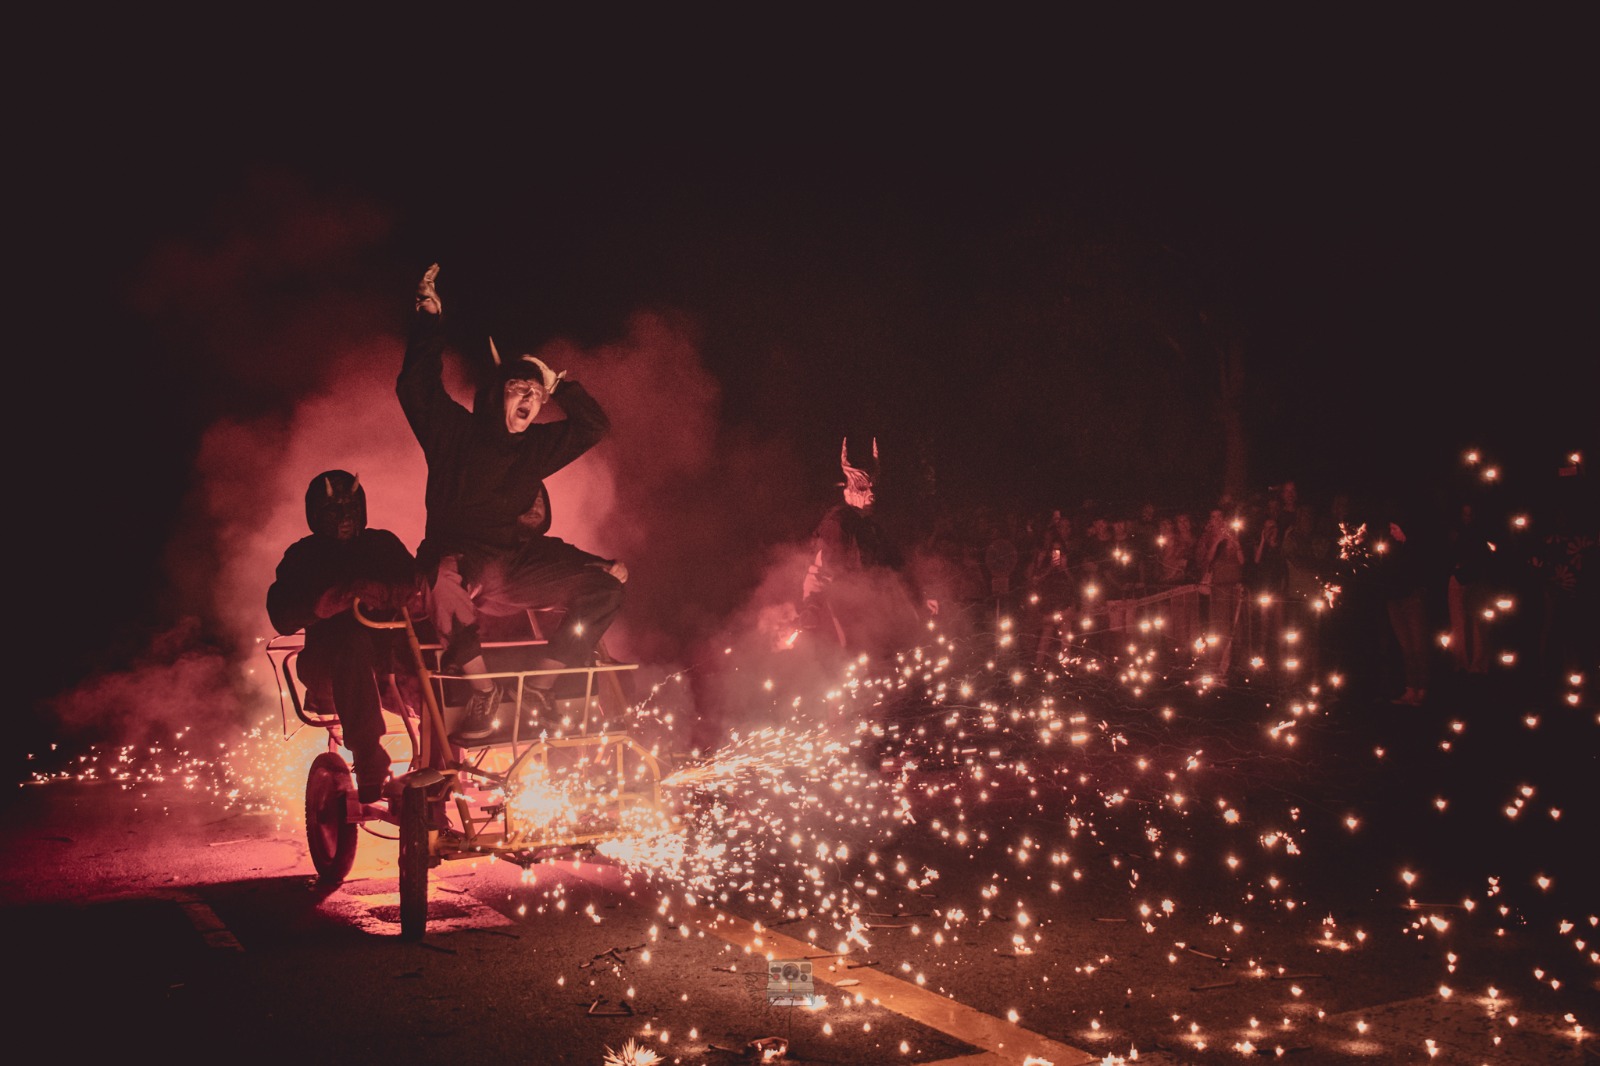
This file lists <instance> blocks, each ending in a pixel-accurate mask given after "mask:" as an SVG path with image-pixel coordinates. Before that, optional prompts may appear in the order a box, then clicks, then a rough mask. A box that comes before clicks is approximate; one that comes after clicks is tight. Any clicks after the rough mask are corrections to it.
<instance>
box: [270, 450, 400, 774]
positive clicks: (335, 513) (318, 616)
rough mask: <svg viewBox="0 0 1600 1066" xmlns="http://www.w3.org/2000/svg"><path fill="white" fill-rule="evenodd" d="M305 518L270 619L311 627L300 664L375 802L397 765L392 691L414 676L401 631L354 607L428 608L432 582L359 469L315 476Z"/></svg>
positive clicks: (284, 625)
mask: <svg viewBox="0 0 1600 1066" xmlns="http://www.w3.org/2000/svg"><path fill="white" fill-rule="evenodd" d="M306 524H307V525H308V526H310V527H311V534H310V536H306V537H302V538H301V539H299V540H297V541H295V542H294V543H293V544H291V545H289V547H288V549H287V550H285V551H284V553H283V559H282V561H280V562H279V563H278V569H277V575H276V578H275V579H274V581H273V582H272V586H271V587H270V588H268V589H267V615H268V617H269V618H270V619H271V620H272V625H273V628H275V629H276V630H277V631H278V632H279V633H283V634H289V633H297V632H299V631H301V630H304V631H305V647H304V648H303V649H302V651H301V652H300V656H299V659H298V661H297V664H296V666H297V669H298V672H299V675H300V680H301V682H302V683H304V685H305V686H306V699H307V702H308V703H309V704H310V706H311V708H312V709H314V710H317V711H319V712H320V713H324V714H326V713H329V712H331V713H333V714H335V715H337V716H338V718H339V728H340V732H341V733H342V737H341V739H342V740H343V743H344V745H345V747H346V748H348V749H349V750H350V755H351V770H352V771H353V772H354V773H355V778H356V787H357V790H358V792H359V795H360V799H361V801H362V802H363V803H374V802H376V801H377V800H378V799H380V798H381V797H382V794H383V785H384V782H385V781H386V780H387V779H388V777H389V767H390V761H391V760H390V758H389V755H388V753H387V752H386V751H385V750H384V747H383V743H382V738H383V734H384V728H385V727H384V721H383V691H384V690H386V689H387V687H388V685H389V684H390V683H391V681H396V682H397V679H399V678H411V677H413V675H412V674H411V672H410V670H409V668H407V667H406V666H405V665H404V661H403V659H402V658H400V657H401V656H403V655H404V654H406V652H407V650H408V649H407V648H405V647H404V646H403V645H402V644H401V639H402V638H399V637H398V636H397V634H396V631H395V630H385V629H373V628H371V627H369V626H365V625H362V624H361V622H360V620H359V619H357V618H356V617H355V613H354V611H353V610H352V606H353V604H354V602H355V600H356V599H357V597H359V598H360V600H361V604H362V609H363V611H364V612H366V613H368V614H369V615H370V616H373V617H383V618H392V617H393V616H394V614H395V612H397V611H398V610H400V609H401V608H409V609H411V610H412V611H414V612H417V613H421V612H423V611H425V610H426V607H427V583H426V580H425V579H424V577H423V575H422V571H421V569H420V568H419V567H418V566H417V561H416V559H415V558H414V557H413V556H412V554H411V551H410V549H408V548H407V547H406V546H405V544H404V543H403V542H402V541H401V540H400V538H399V537H397V536H395V535H394V534H393V533H391V532H389V531H388V530H387V529H372V528H370V527H369V526H368V525H367V494H366V490H365V489H363V488H362V487H361V482H360V480H359V479H358V478H356V476H355V475H353V474H350V473H347V472H345V471H343V470H326V471H324V472H322V473H320V474H318V475H317V476H316V477H314V478H312V479H311V484H310V485H309V486H307V488H306ZM411 687H415V686H414V685H413V686H411ZM400 693H401V689H398V688H397V689H396V690H395V696H396V697H397V698H398V697H399V696H400ZM417 695H418V694H416V693H412V698H416V696H417Z"/></svg>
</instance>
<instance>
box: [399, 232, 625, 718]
mask: <svg viewBox="0 0 1600 1066" xmlns="http://www.w3.org/2000/svg"><path fill="white" fill-rule="evenodd" d="M438 273H439V266H438V264H434V265H433V266H431V267H429V268H428V270H427V272H426V273H425V274H424V275H423V278H422V281H421V283H420V284H419V285H418V287H417V296H416V314H415V318H414V320H413V324H412V330H411V337H410V340H409V343H408V344H407V346H406V354H405V361H404V364H403V365H402V367H401V370H400V376H399V379H398V381H397V382H396V385H395V391H396V393H397V394H398V395H399V398H400V406H401V408H402V409H403V410H404V411H405V415H406V420H407V421H408V422H409V423H410V425H411V429H412V432H413V433H415V434H416V438H417V442H418V443H419V444H421V445H422V452H423V455H424V457H425V458H426V459H427V464H428V480H427V489H426V496H425V500H426V505H427V524H426V528H425V530H424V534H423V540H422V543H421V545H419V546H418V549H417V558H418V561H419V562H420V563H421V564H422V566H423V568H424V570H425V572H426V573H427V574H428V575H429V578H430V582H431V586H432V602H433V622H434V626H435V628H436V630H437V632H438V636H439V638H440V640H441V641H442V642H443V644H444V653H443V657H442V660H441V664H440V665H441V669H442V670H443V671H444V672H447V673H455V672H459V673H467V674H475V673H483V672H485V671H486V670H487V666H486V664H485V662H484V659H483V653H482V646H481V638H480V636H479V628H478V621H479V617H480V616H486V617H513V616H517V615H521V614H524V613H525V612H527V611H528V610H529V609H539V610H543V609H547V608H560V609H562V611H563V616H562V621H561V624H560V626H559V628H558V629H557V630H556V631H555V632H554V633H552V634H550V635H549V643H548V645H547V646H546V648H545V653H546V655H547V656H548V658H547V659H546V660H544V661H543V662H541V663H539V664H538V665H539V666H540V667H543V668H553V667H556V666H568V667H571V666H586V665H589V664H591V663H592V662H593V660H594V652H595V646H596V644H597V643H598V642H599V640H600V638H601V637H602V636H603V635H604V634H605V632H606V630H607V628H608V627H609V626H610V625H611V623H612V622H613V621H614V620H615V618H616V616H617V613H618V612H619V611H620V610H621V609H622V601H623V581H625V580H626V579H627V570H626V568H625V567H624V566H623V565H622V564H621V563H620V562H618V561H617V560H614V559H603V558H601V557H600V556H597V555H593V554H591V553H589V552H586V551H583V550H581V549H579V548H577V547H574V546H573V545H571V544H568V543H567V542H566V541H564V540H562V539H560V538H559V537H553V536H550V532H549V531H550V494H549V493H548V492H547V491H546V490H545V485H544V479H545V478H547V477H549V476H550V475H552V474H554V473H555V472H556V471H558V470H560V469H562V468H563V467H565V466H567V464H569V463H571V462H572V461H573V460H575V459H577V458H578V457H579V456H581V455H583V454H584V453H585V452H587V451H588V450H589V449H590V448H593V447H594V446H595V445H596V444H598V443H599V442H600V440H601V439H602V438H603V437H604V436H605V435H606V432H607V431H608V430H609V429H610V426H611V423H610V420H609V419H608V418H607V417H606V414H605V412H604V411H603V410H602V409H601V407H600V404H599V403H598V402H596V401H595V399H594V397H593V396H591V395H590V394H589V393H588V392H587V391H586V390H585V389H584V387H583V386H582V385H581V384H579V383H578V382H576V381H573V380H571V379H570V378H568V377H567V376H566V373H565V371H562V372H556V371H554V370H552V369H551V368H550V367H548V366H546V365H545V363H544V362H543V360H541V359H538V358H537V357H535V356H532V355H523V356H521V357H520V358H517V359H512V360H506V361H503V360H501V359H500V358H499V353H498V352H496V351H495V350H494V343H493V341H492V340H491V341H490V352H491V354H493V355H494V357H495V362H496V374H495V376H494V378H493V380H492V381H491V382H490V383H489V384H488V385H486V386H485V387H483V388H481V389H479V390H478V392H477V394H476V396H475V397H474V400H473V407H472V410H471V411H468V410H467V409H466V408H465V407H463V406H462V405H461V404H459V403H457V402H456V401H455V399H454V398H452V397H451V396H450V394H449V393H448V392H447V391H446V390H445V387H444V383H443V380H442V374H443V367H444V330H443V307H442V305H441V303H440V300H439V294H438V290H437V288H436V287H435V284H434V280H435V278H436V277H437V276H438ZM547 402H550V403H554V404H556V405H557V406H558V407H559V408H560V409H561V410H562V412H563V413H564V414H565V415H566V417H565V418H563V419H558V420H556V421H547V422H538V421H536V420H537V419H538V417H539V413H540V411H541V410H542V409H543V407H544V405H545V404H546V403H547ZM472 690H473V691H472V695H471V697H470V699H469V700H468V703H467V706H466V708H465V710H464V712H463V713H462V715H461V717H460V724H459V725H458V727H457V728H456V731H455V733H454V735H455V736H456V737H457V738H458V739H464V740H475V739H480V738H482V737H486V736H488V735H490V734H491V733H492V732H493V731H494V728H495V720H494V712H495V704H496V703H497V702H498V701H497V699H496V689H495V686H494V684H493V682H491V681H489V680H487V679H476V680H474V681H473V683H472Z"/></svg>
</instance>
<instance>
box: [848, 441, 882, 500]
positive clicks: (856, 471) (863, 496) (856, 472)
mask: <svg viewBox="0 0 1600 1066" xmlns="http://www.w3.org/2000/svg"><path fill="white" fill-rule="evenodd" d="M839 467H840V469H842V470H843V471H844V502H845V503H847V504H849V505H850V506H851V507H854V508H856V509H858V510H862V511H865V510H866V509H867V508H869V507H871V506H872V502H873V500H874V499H875V497H874V495H873V490H872V483H873V481H875V480H876V479H877V477H878V438H877V437H873V438H872V470H871V471H870V472H868V471H866V470H862V469H860V468H859V467H854V466H851V465H850V438H848V437H846V438H844V439H843V440H842V441H840V442H839Z"/></svg>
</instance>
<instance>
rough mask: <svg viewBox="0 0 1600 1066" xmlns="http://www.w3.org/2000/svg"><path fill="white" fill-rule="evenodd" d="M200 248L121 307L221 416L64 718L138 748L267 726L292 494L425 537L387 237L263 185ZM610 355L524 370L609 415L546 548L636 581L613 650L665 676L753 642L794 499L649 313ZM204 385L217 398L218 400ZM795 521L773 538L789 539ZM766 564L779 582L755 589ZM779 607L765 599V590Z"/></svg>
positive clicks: (450, 364) (694, 344) (299, 526)
mask: <svg viewBox="0 0 1600 1066" xmlns="http://www.w3.org/2000/svg"><path fill="white" fill-rule="evenodd" d="M214 222H215V230H214V231H213V232H212V233H211V234H208V235H205V236H202V237H190V238H188V239H177V238H174V239H173V240H170V241H168V242H166V243H165V244H163V245H162V246H161V247H159V248H156V249H154V250H153V251H152V253H151V254H150V256H149V257H148V259H147V261H146V264H145V269H144V272H143V275H142V277H141V278H140V279H139V281H138V282H137V283H136V284H135V285H134V286H133V288H132V292H131V295H130V300H131V302H132V304H133V306H134V307H136V308H137V309H139V311H140V312H141V313H142V314H144V315H146V316H148V318H149V321H150V322H151V324H152V326H153V328H154V329H155V330H156V331H157V332H158V334H160V335H161V336H163V337H164V338H167V340H168V342H169V351H170V357H171V358H172V359H173V360H175V361H178V362H180V363H183V364H185V365H186V366H188V367H189V368H190V369H191V370H192V371H193V373H194V374H195V376H196V377H197V379H198V380H199V381H200V382H201V383H202V385H203V387H202V388H199V389H197V395H199V396H200V397H201V398H202V399H201V401H200V402H203V403H204V404H206V405H207V407H208V409H214V411H213V414H214V417H213V418H212V419H211V421H210V424H209V425H208V427H207V428H206V429H205V430H204V432H203V434H202V435H201V437H200V440H199V443H198V448H197V451H196V455H195V459H194V462H193V465H192V468H191V469H190V470H189V471H188V475H187V480H188V488H187V492H186V495H185V499H184V504H183V509H182V512H181V514H180V516H179V520H178V522H177V525H176V532H175V534H174V536H173V538H172V541H171V543H170V544H169V546H168V549H167V551H166V555H165V560H166V571H167V576H168V585H169V588H168V595H167V600H168V601H169V602H168V605H167V606H168V609H169V611H170V613H171V614H172V615H173V616H175V617H176V618H177V619H178V620H179V621H177V622H176V623H175V624H174V625H173V627H172V628H171V629H169V630H167V631H166V632H164V633H159V634H157V633H153V634H151V636H150V647H149V650H148V651H147V652H146V653H145V654H144V655H142V656H140V657H138V661H137V662H136V663H135V664H133V665H132V666H131V667H130V668H129V669H128V670H127V671H126V672H123V673H114V672H113V673H108V674H106V675H104V676H100V677H96V678H92V679H89V680H87V681H85V682H84V683H83V684H82V685H81V686H79V687H78V688H77V689H75V690H74V691H72V692H70V693H68V694H67V695H65V696H64V697H62V698H60V699H59V700H58V701H56V706H57V709H58V711H59V712H60V713H61V714H62V715H63V720H64V721H68V720H70V721H71V722H73V723H79V724H82V723H87V722H90V721H92V720H93V719H94V718H95V716H96V713H97V711H96V709H97V708H100V711H99V714H100V717H101V724H103V725H111V726H114V727H115V728H116V730H117V731H119V732H120V733H123V734H127V735H132V734H135V733H137V732H139V731H140V729H141V727H149V726H150V725H152V724H164V725H172V726H181V724H182V723H185V722H193V721H194V720H195V719H197V718H204V719H208V720H210V721H213V722H218V723H222V722H231V723H234V724H238V725H248V724H251V723H255V722H259V721H261V720H263V719H264V718H266V717H275V716H276V715H277V712H278V707H277V694H276V685H275V684H274V683H272V682H271V681H270V680H268V678H269V676H270V675H269V674H268V673H267V671H266V657H265V654H264V652H263V651H262V648H261V645H262V643H263V642H264V641H265V640H266V639H269V638H270V637H271V636H272V635H273V633H272V630H271V627H270V625H269V623H268V621H267V618H266V611H265V598H266V590H267V587H268V585H269V584H270V583H271V581H272V579H273V576H274V571H275V568H276V566H277V563H278V561H279V559H280V558H281V556H282V553H283V551H284V549H285V548H286V547H287V546H288V545H289V544H291V543H292V542H294V541H295V540H297V539H299V538H300V537H302V536H304V535H305V534H306V532H307V529H306V526H305V520H304V513H303V502H302V501H303V495H304V491H305V486H306V484H307V483H308V482H309V481H310V479H311V478H312V477H313V476H314V475H316V474H317V473H319V472H321V471H323V470H327V469H332V468H342V469H345V470H349V471H352V472H354V473H356V474H359V475H360V477H361V480H362V484H363V485H364V486H366V489H367V496H368V518H369V522H370V524H372V525H374V526H378V527H382V528H388V529H391V530H393V531H394V532H395V533H396V534H397V535H399V536H400V538H401V539H402V540H403V541H404V542H405V543H406V544H407V545H409V546H410V547H412V548H413V549H415V548H416V546H417V544H418V543H419V542H420V540H421V538H422V531H423V523H424V515H423V508H422V499H423V487H424V483H425V478H426V467H425V464H424V460H423V457H422V454H421V450H420V448H419V447H418V445H417V444H416V442H415V440H414V438H413V437H412V435H411V433H410V429H409V427H408V426H407V424H406V422H405V419H404V416H403V414H402V413H401V411H400V408H399V403H398V400H397V399H396V397H395V394H394V379H395V376H396V375H397V374H398V372H399V368H400V362H401V357H402V353H403V350H404V337H403V335H402V330H403V328H404V325H405V312H406V310H407V309H408V304H409V295H410V294H409V290H407V291H402V292H400V293H394V292H380V291H378V289H377V286H376V285H375V284H374V283H373V282H372V280H371V274H372V272H371V271H370V269H368V270H365V271H363V270H362V269H360V268H359V264H360V263H361V262H362V261H363V260H364V259H365V258H367V257H369V256H370V255H371V254H372V253H373V251H374V249H375V248H376V247H378V246H380V245H381V243H382V241H383V240H384V239H385V237H386V234H387V229H388V226H387V222H386V220H385V218H384V216H383V214H382V212H381V211H379V210H377V209H376V208H375V207H373V206H372V205H370V204H366V203H360V202H352V201H335V200H326V199H321V198H319V197H317V196H316V195H315V194H313V193H312V192H310V191H309V190H308V189H307V188H306V187H305V186H304V185H303V184H301V183H298V182H296V181H294V180H292V179H285V178H282V177H273V178H267V179H261V180H259V181H257V182H255V183H254V184H252V185H251V186H250V187H249V188H247V189H245V190H244V191H242V192H241V194H240V195H239V196H238V197H237V198H235V199H234V200H232V201H230V202H229V203H227V204H226V205H224V207H223V208H222V209H220V210H219V211H218V212H217V214H216V216H215V219H214ZM619 325H620V327H621V328H620V331H619V336H618V338H617V339H616V340H614V341H611V342H608V343H604V344H600V345H597V346H593V347H589V348H584V347H582V346H579V345H577V344H575V343H573V342H571V341H569V340H564V339H561V338H555V339H552V340H550V341H548V342H547V343H545V344H543V345H542V346H541V347H540V348H539V351H538V354H539V355H540V356H541V358H544V359H545V360H546V361H547V362H549V363H550V364H551V365H553V366H555V367H557V368H558V369H564V370H566V371H567V372H568V373H569V374H570V375H571V376H572V377H574V378H576V379H579V380H581V381H583V382H584V384H585V385H586V386H587V387H588V388H589V389H590V391H591V392H592V393H594V395H595V396H596V397H597V398H598V399H599V400H600V402H601V403H602V404H603V405H604V406H605V408H606V410H607V412H608V414H609V415H610V417H611V420H612V424H613V432H612V434H611V435H610V436H609V437H608V438H607V439H606V440H605V441H603V442H602V443H601V444H600V445H599V446H598V447H597V448H596V449H594V451H592V452H591V453H589V454H588V455H585V456H583V457H582V458H580V459H579V460H578V461H577V462H575V463H574V464H572V466H570V467H569V468H567V469H566V470H563V471H561V472H559V473H558V474H556V475H555V476H553V477H552V478H551V479H550V481H549V488H550V492H551V496H552V503H553V526H552V533H554V534H555V535H557V536H560V537H562V538H563V539H566V540H568V541H570V542H572V543H574V544H577V545H578V546H580V547H583V548H585V549H587V550H590V551H593V552H596V553H597V554H601V555H606V556H611V557H617V558H621V559H622V560H623V561H625V562H626V563H627V565H628V567H629V571H630V575H631V576H630V580H629V583H628V600H627V603H626V605H625V607H624V610H623V613H622V616H621V617H620V618H619V620H618V621H617V623H616V624H615V625H614V626H613V628H612V630H611V633H610V634H608V637H607V644H608V648H609V650H610V651H611V652H612V654H614V655H616V656H618V657H619V658H622V659H624V660H629V661H636V662H640V663H642V664H650V665H653V666H656V667H659V668H660V669H662V670H667V669H673V668H676V667H678V666H680V665H682V664H683V663H684V662H685V661H686V660H687V659H689V658H691V657H693V656H695V655H697V654H700V653H702V652H703V651H704V648H705V647H706V646H707V645H708V644H709V643H715V642H717V641H719V640H722V639H724V638H725V636H726V633H727V631H728V627H729V626H730V624H732V625H734V626H743V625H746V624H754V623H755V619H756V614H755V613H747V612H749V607H748V605H749V603H750V602H751V599H752V596H753V597H754V598H756V599H760V600H774V599H777V600H781V598H782V595H783V593H782V592H781V588H782V587H786V586H787V585H788V584H794V586H795V587H794V591H795V592H796V593H797V592H798V581H797V579H795V580H794V581H791V580H790V579H791V577H792V574H790V571H792V570H793V569H794V568H793V566H792V559H787V560H786V561H787V562H788V563H789V564H790V565H777V564H775V563H774V559H776V558H778V557H787V556H789V555H791V554H792V551H793V547H792V546H790V545H785V544H782V543H774V542H773V537H772V533H771V530H772V528H773V525H774V523H773V518H774V516H777V515H783V516H787V515H792V514H793V513H794V510H795V509H796V508H797V507H801V506H804V505H803V503H802V502H801V501H803V500H804V499H805V498H806V497H807V496H808V492H807V491H806V487H804V486H802V485H801V484H800V479H799V477H798V476H797V468H798V464H797V463H796V460H795V458H794V457H793V456H792V455H791V454H790V452H789V450H788V449H787V448H786V447H785V446H784V445H783V444H782V443H781V442H779V441H775V440H770V439H764V438H763V437H762V436H761V435H760V433H759V431H758V430H756V429H752V428H749V427H728V426H725V425H724V424H723V417H724V412H723V411H722V409H721V405H722V392H721V388H720V385H719V383H718V381H717V380H716V378H715V376H714V375H713V374H712V373H711V372H710V371H709V370H708V369H707V368H706V366H705V363H704V360H703V357H702V352H701V347H700V339H699V335H698V331H697V328H696V326H695V324H694V322H693V321H692V319H690V318H689V317H688V316H685V315H682V314H678V313H675V312H672V311H668V310H651V311H640V312H638V313H636V314H634V315H632V316H631V317H630V318H629V319H628V320H627V321H626V322H625V323H621V324H619ZM454 340H455V341H456V342H457V343H458V344H459V345H460V347H461V349H462V350H453V351H451V352H450V353H448V357H447V361H446V384H447V387H448V388H449V389H450V391H451V392H452V394H453V395H455V396H456V397H457V399H458V400H460V401H461V402H463V403H464V404H465V405H469V406H470V403H471V399H470V397H471V395H472V392H473V388H472V378H473V374H472V372H471V371H472V370H474V369H482V366H481V363H482V361H484V360H486V358H487V341H486V339H485V340H484V341H483V348H482V350H481V351H480V350H478V349H477V344H478V341H477V340H476V339H474V338H470V337H456V338H454ZM213 386H214V387H213ZM785 524H787V523H785ZM774 565H777V569H778V570H780V571H781V572H782V573H783V574H784V576H783V577H780V578H778V579H776V583H775V584H774V579H772V578H771V577H770V576H768V573H767V571H768V570H769V568H772V567H773V566H774ZM775 588H777V589H779V591H774V589H775Z"/></svg>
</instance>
